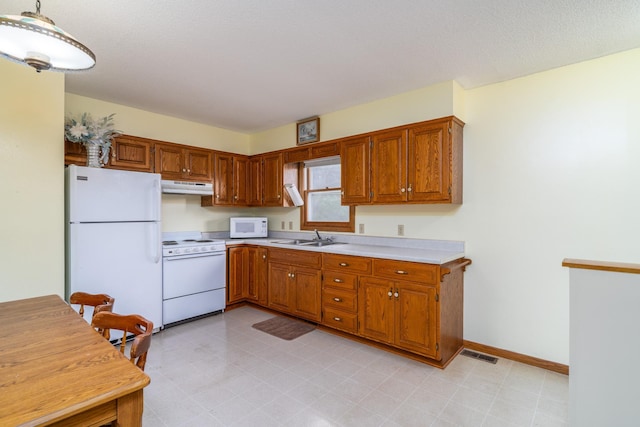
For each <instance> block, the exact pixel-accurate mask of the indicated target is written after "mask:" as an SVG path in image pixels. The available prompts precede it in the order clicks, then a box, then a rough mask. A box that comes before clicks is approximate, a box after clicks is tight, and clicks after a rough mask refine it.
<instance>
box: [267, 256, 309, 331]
mask: <svg viewBox="0 0 640 427" xmlns="http://www.w3.org/2000/svg"><path fill="white" fill-rule="evenodd" d="M321 260H322V258H321V254H319V253H315V252H307V251H300V250H287V249H271V250H270V251H269V290H268V293H269V307H270V308H273V309H276V310H280V311H283V312H285V313H289V314H293V315H295V316H299V317H302V318H304V319H307V320H312V321H314V322H319V321H320V319H321V313H322V312H321V307H322V306H321V283H322V272H321V270H320V266H321V265H322V261H321Z"/></svg>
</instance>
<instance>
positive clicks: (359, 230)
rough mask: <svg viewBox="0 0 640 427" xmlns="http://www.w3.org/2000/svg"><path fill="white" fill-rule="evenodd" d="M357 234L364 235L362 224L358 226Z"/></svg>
mask: <svg viewBox="0 0 640 427" xmlns="http://www.w3.org/2000/svg"><path fill="white" fill-rule="evenodd" d="M358 233H360V234H364V224H358Z"/></svg>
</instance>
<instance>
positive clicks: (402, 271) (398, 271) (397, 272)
mask: <svg viewBox="0 0 640 427" xmlns="http://www.w3.org/2000/svg"><path fill="white" fill-rule="evenodd" d="M396 274H409V273H407V272H406V271H404V270H396Z"/></svg>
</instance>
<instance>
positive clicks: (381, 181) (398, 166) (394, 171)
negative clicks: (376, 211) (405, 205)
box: [371, 130, 407, 203]
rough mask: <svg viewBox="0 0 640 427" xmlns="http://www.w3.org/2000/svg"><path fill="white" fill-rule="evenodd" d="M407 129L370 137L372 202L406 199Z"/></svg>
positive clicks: (391, 201) (390, 201)
mask: <svg viewBox="0 0 640 427" xmlns="http://www.w3.org/2000/svg"><path fill="white" fill-rule="evenodd" d="M406 135H407V131H406V130H394V131H390V132H385V133H380V134H377V135H375V136H373V138H372V142H373V144H372V151H371V187H372V192H373V196H372V201H373V203H400V202H404V201H405V200H407V187H406V182H407V137H406Z"/></svg>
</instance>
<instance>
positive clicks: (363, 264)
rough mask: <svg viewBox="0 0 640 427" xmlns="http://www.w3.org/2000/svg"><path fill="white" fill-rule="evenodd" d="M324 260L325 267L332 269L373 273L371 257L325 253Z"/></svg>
mask: <svg viewBox="0 0 640 427" xmlns="http://www.w3.org/2000/svg"><path fill="white" fill-rule="evenodd" d="M322 262H323V264H324V268H330V269H332V270H340V271H343V270H344V271H349V272H353V273H359V274H369V273H371V258H365V257H359V256H350V255H335V254H323V255H322Z"/></svg>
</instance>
